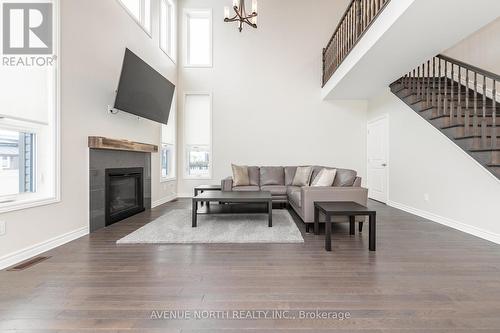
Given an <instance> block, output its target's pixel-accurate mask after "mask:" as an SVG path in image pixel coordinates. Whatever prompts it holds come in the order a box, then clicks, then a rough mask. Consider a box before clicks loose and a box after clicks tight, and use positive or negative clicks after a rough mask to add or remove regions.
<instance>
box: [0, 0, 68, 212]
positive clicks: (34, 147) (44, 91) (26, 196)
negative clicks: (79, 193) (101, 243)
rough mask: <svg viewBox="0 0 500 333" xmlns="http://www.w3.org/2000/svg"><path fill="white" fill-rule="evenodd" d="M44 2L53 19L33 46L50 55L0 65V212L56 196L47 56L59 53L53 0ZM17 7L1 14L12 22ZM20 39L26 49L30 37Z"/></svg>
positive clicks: (55, 115) (54, 70)
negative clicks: (48, 30)
mask: <svg viewBox="0 0 500 333" xmlns="http://www.w3.org/2000/svg"><path fill="white" fill-rule="evenodd" d="M48 2H49V3H52V7H51V8H50V9H51V10H52V11H53V13H52V18H53V21H52V22H50V21H47V22H45V24H49V25H51V26H52V32H53V34H52V36H43V37H41V38H40V39H39V40H38V42H37V44H36V47H37V48H38V50H41V49H44V48H47V49H48V50H50V51H49V52H51V53H50V54H32V55H30V56H29V57H31V58H32V59H33V62H34V64H32V65H25V64H23V63H19V62H17V61H14V62H13V63H10V64H8V65H7V64H6V63H5V62H4V63H3V64H2V65H0V91H1V98H0V213H2V212H6V211H11V210H16V209H22V208H28V207H33V206H37V205H42V204H47V203H52V202H56V201H57V200H58V199H59V198H58V196H59V193H58V188H59V184H58V181H59V162H58V161H59V148H58V147H59V146H58V145H59V112H58V104H59V103H58V100H59V95H58V94H59V90H58V80H59V76H58V70H59V69H58V66H59V63H58V61H57V60H55V59H56V58H55V57H53V56H55V55H57V54H58V52H59V45H58V42H59V26H58V17H59V1H57V0H53V1H48ZM4 10H5V7H4ZM23 10H24V11H26V12H27V11H28V9H24V8H23V9H19V8H18V9H12V10H11V11H10V12H8V11H7V12H4V15H7V16H9V15H10V19H11V20H13V17H12V12H13V11H17V12H19V11H23ZM26 12H25V15H29V14H26ZM9 13H10V14H9ZM46 13H47V12H46V11H43V12H41V14H42V16H43V15H46ZM44 17H47V16H44ZM49 17H50V16H49ZM11 22H12V21H11ZM21 33H22V32H21ZM21 36H22V35H21ZM10 38H14V37H13V35H11V36H10ZM22 40H23V39H21V42H20V44H19V45H22V46H23V47H24V48H25V49H26V48H31V47H32V44H31V39H26V38H25V39H24V43H22ZM48 45H52V48H50V46H48ZM44 51H45V50H44ZM20 52H21V53H22V52H24V51H20ZM23 57H24V56H23V55H13V56H12V57H9V58H10V59H14V60H15V59H18V58H19V59H23Z"/></svg>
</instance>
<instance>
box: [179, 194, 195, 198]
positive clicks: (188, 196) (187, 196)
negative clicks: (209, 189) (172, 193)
mask: <svg viewBox="0 0 500 333" xmlns="http://www.w3.org/2000/svg"><path fill="white" fill-rule="evenodd" d="M192 197H193V193H191V194H190V193H177V199H191V198H192Z"/></svg>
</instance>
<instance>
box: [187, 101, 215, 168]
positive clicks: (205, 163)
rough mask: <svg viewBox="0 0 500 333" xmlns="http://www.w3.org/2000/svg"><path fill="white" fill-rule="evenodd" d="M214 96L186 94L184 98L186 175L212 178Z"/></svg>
mask: <svg viewBox="0 0 500 333" xmlns="http://www.w3.org/2000/svg"><path fill="white" fill-rule="evenodd" d="M211 144H212V97H211V95H210V94H186V97H185V100H184V151H185V157H184V159H185V160H184V169H185V170H184V176H185V178H211V177H212V161H211V155H212V154H211V150H212V147H211Z"/></svg>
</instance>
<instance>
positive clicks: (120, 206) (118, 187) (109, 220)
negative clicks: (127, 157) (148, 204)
mask: <svg viewBox="0 0 500 333" xmlns="http://www.w3.org/2000/svg"><path fill="white" fill-rule="evenodd" d="M143 174H144V170H143V168H126V169H106V194H105V195H106V207H105V209H106V226H109V225H111V224H113V223H116V222H118V221H121V220H123V219H126V218H127V217H130V216H133V215H135V214H138V213H140V212H143V211H144V210H145V209H144V180H143V179H144V178H143Z"/></svg>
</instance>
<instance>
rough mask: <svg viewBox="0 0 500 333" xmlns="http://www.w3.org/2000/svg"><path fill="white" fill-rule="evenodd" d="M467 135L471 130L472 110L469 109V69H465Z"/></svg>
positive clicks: (465, 123) (465, 124) (465, 122)
mask: <svg viewBox="0 0 500 333" xmlns="http://www.w3.org/2000/svg"><path fill="white" fill-rule="evenodd" d="M464 126H465V127H464V128H465V135H466V136H467V135H469V130H470V109H469V69H467V68H466V69H465V121H464Z"/></svg>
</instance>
